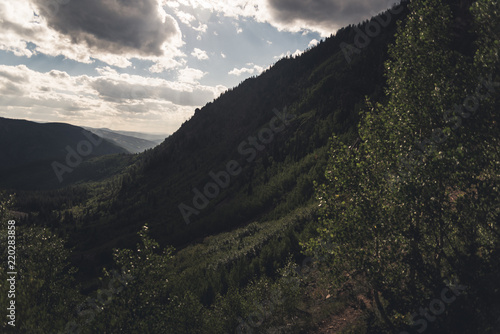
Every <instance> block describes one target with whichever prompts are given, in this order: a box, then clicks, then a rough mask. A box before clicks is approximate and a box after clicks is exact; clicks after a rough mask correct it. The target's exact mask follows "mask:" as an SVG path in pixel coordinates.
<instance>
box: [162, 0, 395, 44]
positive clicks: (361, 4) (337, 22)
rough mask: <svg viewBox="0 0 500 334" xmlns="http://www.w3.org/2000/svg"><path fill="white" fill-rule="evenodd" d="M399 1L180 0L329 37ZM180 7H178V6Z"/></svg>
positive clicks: (186, 4) (176, 4) (284, 27)
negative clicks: (340, 29) (342, 28)
mask: <svg viewBox="0 0 500 334" xmlns="http://www.w3.org/2000/svg"><path fill="white" fill-rule="evenodd" d="M396 2H399V1H398V0H370V1H366V0H177V1H173V0H172V1H168V2H167V4H168V5H169V6H170V7H171V8H177V7H178V6H181V5H185V6H190V7H192V8H194V9H197V8H200V9H205V10H209V11H211V12H216V13H221V14H222V15H224V16H226V17H231V18H235V19H238V18H240V17H243V18H245V17H251V18H253V19H254V20H256V21H257V22H267V23H269V24H271V25H273V26H274V27H275V28H277V29H278V30H285V31H291V32H300V31H306V32H307V31H314V32H318V33H320V34H321V35H322V36H329V35H330V34H332V33H334V32H335V31H336V30H338V29H339V28H341V27H343V26H346V25H349V24H352V23H358V22H361V21H363V20H365V19H368V18H370V17H371V16H373V15H375V14H377V13H379V12H381V11H383V10H386V9H387V8H390V7H392V5H393V4H394V3H396ZM176 6H177V7H176Z"/></svg>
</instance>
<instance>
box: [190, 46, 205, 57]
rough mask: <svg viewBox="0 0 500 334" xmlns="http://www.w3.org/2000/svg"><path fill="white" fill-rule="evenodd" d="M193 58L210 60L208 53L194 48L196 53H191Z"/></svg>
mask: <svg viewBox="0 0 500 334" xmlns="http://www.w3.org/2000/svg"><path fill="white" fill-rule="evenodd" d="M191 56H193V57H195V58H197V59H198V60H207V59H208V55H207V52H206V51H203V50H200V49H198V48H194V51H193V52H191Z"/></svg>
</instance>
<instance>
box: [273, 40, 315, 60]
mask: <svg viewBox="0 0 500 334" xmlns="http://www.w3.org/2000/svg"><path fill="white" fill-rule="evenodd" d="M309 45H311V43H309ZM302 53H304V51H302V50H299V49H297V50H295V52H293V53H292V52H291V51H287V52H286V53H282V54H280V55H279V56H274V57H273V58H274V59H275V60H278V59H281V58H284V57H290V56H291V57H297V56H300V55H301V54H302Z"/></svg>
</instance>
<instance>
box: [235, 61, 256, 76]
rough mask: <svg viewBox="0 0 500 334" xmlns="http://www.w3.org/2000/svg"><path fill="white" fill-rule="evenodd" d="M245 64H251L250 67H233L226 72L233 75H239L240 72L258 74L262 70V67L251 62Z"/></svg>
mask: <svg viewBox="0 0 500 334" xmlns="http://www.w3.org/2000/svg"><path fill="white" fill-rule="evenodd" d="M247 66H252V67H243V68H233V69H232V70H231V71H229V73H228V74H230V75H235V76H238V77H239V76H240V75H242V74H245V73H246V74H260V73H262V71H264V68H263V67H262V66H259V65H255V64H253V63H249V64H247Z"/></svg>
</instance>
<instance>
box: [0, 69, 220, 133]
mask: <svg viewBox="0 0 500 334" xmlns="http://www.w3.org/2000/svg"><path fill="white" fill-rule="evenodd" d="M204 75H205V73H204V72H202V71H200V70H197V69H192V68H188V67H186V68H184V69H183V70H180V71H179V79H181V80H179V81H178V82H174V81H168V80H165V79H161V78H151V77H143V76H138V75H130V74H124V73H118V72H117V71H116V70H114V69H112V68H110V67H102V68H98V69H97V75H95V76H88V75H78V76H71V75H69V74H68V73H66V72H63V71H58V70H52V71H49V72H45V73H43V72H38V71H34V70H32V69H29V68H27V67H26V66H24V65H19V66H7V65H0V116H3V117H15V118H28V119H31V120H36V121H60V122H68V123H72V124H81V125H88V126H95V127H110V128H115V129H120V128H121V129H137V131H146V130H147V131H149V132H151V131H160V132H161V131H167V130H162V129H163V128H164V127H166V126H168V127H169V128H168V131H167V132H168V133H172V132H173V131H175V130H176V129H177V128H178V127H179V126H180V125H181V124H182V122H184V121H185V120H186V119H188V118H189V117H190V116H191V115H192V114H193V112H194V109H195V108H197V107H201V106H203V105H205V104H206V103H207V102H210V101H211V100H213V99H214V98H216V97H218V96H219V95H220V94H221V93H222V92H223V91H225V90H227V88H226V87H224V86H215V87H214V86H205V85H201V84H199V83H198V82H197V81H198V80H199V79H201V78H202V77H203V76H204Z"/></svg>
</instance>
